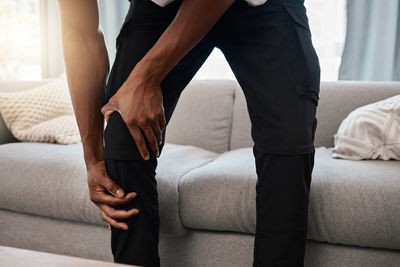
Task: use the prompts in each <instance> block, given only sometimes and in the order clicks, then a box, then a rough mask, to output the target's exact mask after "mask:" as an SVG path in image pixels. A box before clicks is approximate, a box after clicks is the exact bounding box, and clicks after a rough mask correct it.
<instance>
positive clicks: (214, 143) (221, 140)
mask: <svg viewBox="0 0 400 267" xmlns="http://www.w3.org/2000/svg"><path fill="white" fill-rule="evenodd" d="M235 86H236V82H235V81H233V80H193V81H192V82H190V83H189V85H188V86H187V87H186V88H185V90H184V91H183V92H182V94H181V96H180V98H179V101H178V103H177V105H176V108H175V111H174V114H173V115H172V118H171V120H170V122H169V123H168V127H167V132H166V137H165V141H166V142H168V143H173V144H180V145H193V146H198V147H201V148H204V149H207V150H210V151H213V152H225V151H227V150H229V144H230V136H231V126H232V111H233V101H234V94H235Z"/></svg>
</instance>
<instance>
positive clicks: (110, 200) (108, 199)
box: [91, 191, 136, 206]
mask: <svg viewBox="0 0 400 267" xmlns="http://www.w3.org/2000/svg"><path fill="white" fill-rule="evenodd" d="M134 197H136V193H135V192H131V193H129V194H126V195H125V197H124V198H117V197H114V196H112V195H108V194H106V193H105V192H104V191H99V192H96V193H95V194H94V195H93V197H92V198H91V200H92V201H93V202H94V203H95V204H97V205H100V204H107V205H110V206H117V205H121V204H125V203H128V202H129V201H131V200H132V199H133V198H134Z"/></svg>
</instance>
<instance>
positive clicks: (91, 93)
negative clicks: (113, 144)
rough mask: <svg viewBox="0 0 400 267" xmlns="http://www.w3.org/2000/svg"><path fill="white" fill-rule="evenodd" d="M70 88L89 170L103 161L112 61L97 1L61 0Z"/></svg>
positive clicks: (63, 36)
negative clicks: (105, 103) (105, 102)
mask: <svg viewBox="0 0 400 267" xmlns="http://www.w3.org/2000/svg"><path fill="white" fill-rule="evenodd" d="M58 3H59V7H60V13H61V33H62V45H63V53H64V62H65V67H66V74H67V79H68V87H69V91H70V95H71V100H72V104H73V108H74V112H75V117H76V120H77V123H78V127H79V133H80V136H81V140H82V145H83V152H84V159H85V163H86V167H88V166H89V165H91V164H92V163H95V162H96V161H98V160H99V159H102V150H103V125H104V119H103V115H102V113H101V111H100V110H101V107H102V104H103V100H104V86H105V81H106V78H107V75H108V69H109V62H108V55H107V49H106V46H105V42H104V37H103V34H102V32H101V30H100V28H99V14H98V7H97V0H85V1H81V0H58Z"/></svg>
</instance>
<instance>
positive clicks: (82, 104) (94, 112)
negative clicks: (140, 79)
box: [58, 0, 138, 229]
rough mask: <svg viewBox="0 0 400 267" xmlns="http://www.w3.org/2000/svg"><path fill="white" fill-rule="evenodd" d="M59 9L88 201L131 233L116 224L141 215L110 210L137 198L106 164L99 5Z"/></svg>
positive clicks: (65, 1)
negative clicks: (104, 157) (86, 178)
mask: <svg viewBox="0 0 400 267" xmlns="http://www.w3.org/2000/svg"><path fill="white" fill-rule="evenodd" d="M58 3H59V8H60V13H61V32H62V45H63V53H64V61H65V67H66V74H67V81H68V87H69V91H70V96H71V100H72V104H73V108H74V112H75V117H76V120H77V123H78V127H79V132H80V136H81V140H82V146H83V151H84V160H85V164H86V169H87V172H88V186H89V193H90V199H91V200H92V201H93V202H94V203H95V204H96V205H97V206H98V207H99V208H100V213H101V216H102V218H103V220H105V221H106V222H108V223H109V224H111V223H112V224H113V225H114V226H116V227H120V228H125V229H127V226H126V224H123V223H118V222H116V221H115V219H120V218H127V217H130V216H132V215H134V214H137V212H138V210H137V209H132V210H129V211H125V210H115V209H114V208H113V207H111V206H112V205H118V204H123V203H127V202H129V201H131V200H132V198H133V197H135V196H136V193H134V192H131V193H129V194H126V195H125V194H124V192H123V190H122V189H121V188H120V187H119V186H118V185H117V184H116V183H115V182H114V181H113V180H112V179H111V178H110V177H108V176H107V173H106V171H105V165H104V160H103V158H102V149H103V145H102V141H103V124H104V119H103V116H102V114H101V112H100V109H101V106H102V103H103V99H104V86H105V80H106V77H107V75H108V69H109V62H108V54H107V50H106V46H105V42H104V37H103V34H102V32H101V30H100V28H99V22H98V21H99V18H98V7H97V1H96V0H85V1H81V0H59V1H58ZM106 191H108V192H109V193H111V195H110V194H106Z"/></svg>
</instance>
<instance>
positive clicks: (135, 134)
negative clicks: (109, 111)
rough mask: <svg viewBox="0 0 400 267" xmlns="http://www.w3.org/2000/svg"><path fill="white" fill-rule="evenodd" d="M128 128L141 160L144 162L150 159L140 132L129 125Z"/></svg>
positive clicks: (135, 127)
mask: <svg viewBox="0 0 400 267" xmlns="http://www.w3.org/2000/svg"><path fill="white" fill-rule="evenodd" d="M128 128H129V131H130V133H131V135H132V137H133V139H134V141H135V143H136V146H137V148H138V149H139V152H140V154H141V155H142V158H143V159H145V160H148V159H150V155H149V151H148V150H147V147H146V142H145V139H144V137H143V135H142V131H141V130H140V129H139V128H138V127H137V126H135V125H129V126H128Z"/></svg>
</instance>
